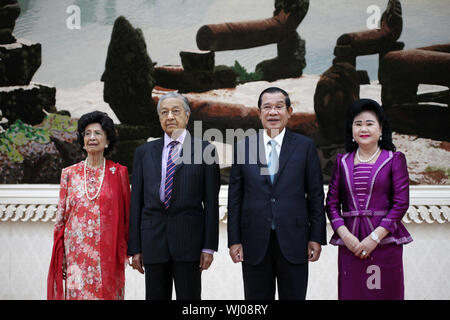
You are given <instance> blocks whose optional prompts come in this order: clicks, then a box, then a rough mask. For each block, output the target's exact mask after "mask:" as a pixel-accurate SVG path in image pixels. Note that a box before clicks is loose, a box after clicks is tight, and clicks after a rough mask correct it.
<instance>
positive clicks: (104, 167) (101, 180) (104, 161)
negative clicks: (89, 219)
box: [84, 158, 106, 201]
mask: <svg viewBox="0 0 450 320" xmlns="http://www.w3.org/2000/svg"><path fill="white" fill-rule="evenodd" d="M105 164H106V160H105V158H103V172H102V177H101V179H100V187H99V188H98V190H97V192H96V193H95V195H94V197H93V198H91V197H89V194H88V190H87V182H86V181H87V177H86V167H87V158H86V160H84V192H85V193H86V198H88V199H89V200H91V201H92V200H94V199H95V198H97V197H98V195H99V194H100V190H101V189H102V185H103V178H104V177H105V169H106V166H105Z"/></svg>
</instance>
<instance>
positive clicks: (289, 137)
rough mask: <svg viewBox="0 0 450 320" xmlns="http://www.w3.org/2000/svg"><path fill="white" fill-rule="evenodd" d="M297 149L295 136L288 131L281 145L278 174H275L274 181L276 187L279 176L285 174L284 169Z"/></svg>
mask: <svg viewBox="0 0 450 320" xmlns="http://www.w3.org/2000/svg"><path fill="white" fill-rule="evenodd" d="M295 147H296V144H295V136H294V135H293V134H292V132H290V131H289V130H288V129H286V132H285V134H284V138H283V144H282V145H281V150H280V156H279V158H278V172H277V173H276V174H275V179H274V181H273V184H274V185H275V184H276V183H277V181H278V179H279V176H280V175H281V173H282V172H283V169H284V167H285V166H286V163H287V162H288V160H289V158H290V157H291V156H292V154H293V153H294V152H293V151H294V149H295Z"/></svg>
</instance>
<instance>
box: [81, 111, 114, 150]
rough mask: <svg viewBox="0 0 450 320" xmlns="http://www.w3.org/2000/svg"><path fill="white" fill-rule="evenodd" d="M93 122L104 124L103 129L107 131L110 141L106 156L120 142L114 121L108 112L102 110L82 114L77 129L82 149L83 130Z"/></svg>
mask: <svg viewBox="0 0 450 320" xmlns="http://www.w3.org/2000/svg"><path fill="white" fill-rule="evenodd" d="M91 123H99V124H100V125H101V126H102V129H103V131H105V132H106V138H107V139H108V141H109V144H108V148H105V151H104V154H105V156H106V155H107V154H109V153H111V152H112V150H114V147H115V146H116V144H117V142H118V136H117V133H116V129H115V127H114V122H113V121H112V119H111V118H110V117H109V116H108V114H107V113H105V112H101V111H93V112H89V113H86V114H84V115H82V116H81V118H80V120H78V129H77V137H78V143H79V144H80V146H81V150H82V151H84V149H83V147H84V139H83V132H84V130H85V129H86V127H87V126H88V125H90V124H91Z"/></svg>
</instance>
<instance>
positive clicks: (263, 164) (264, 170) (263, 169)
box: [248, 130, 272, 185]
mask: <svg viewBox="0 0 450 320" xmlns="http://www.w3.org/2000/svg"><path fill="white" fill-rule="evenodd" d="M263 133H264V131H263V130H259V133H258V134H257V145H258V147H257V150H256V152H257V153H258V154H257V155H255V156H256V159H257V163H258V167H259V173H260V174H263V175H264V178H265V180H266V182H267V183H268V184H269V185H272V182H271V181H270V175H269V168H268V166H267V163H268V160H267V159H266V147H265V146H264V138H263ZM248 148H249V158H250V159H251V158H252V156H253V155H252V154H251V152H252V151H253V148H252V146H251V140H250V139H249V145H248Z"/></svg>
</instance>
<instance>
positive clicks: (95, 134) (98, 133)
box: [81, 130, 103, 138]
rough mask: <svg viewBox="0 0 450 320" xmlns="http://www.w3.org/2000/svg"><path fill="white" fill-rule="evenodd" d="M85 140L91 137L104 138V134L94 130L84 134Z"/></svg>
mask: <svg viewBox="0 0 450 320" xmlns="http://www.w3.org/2000/svg"><path fill="white" fill-rule="evenodd" d="M81 135H82V136H83V138H86V137H88V138H89V137H91V136H92V135H93V136H94V137H95V138H97V137H102V136H103V132H101V131H100V130H94V131H84V132H83V133H82V134H81Z"/></svg>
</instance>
